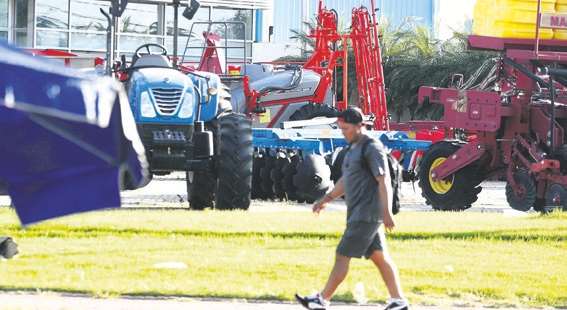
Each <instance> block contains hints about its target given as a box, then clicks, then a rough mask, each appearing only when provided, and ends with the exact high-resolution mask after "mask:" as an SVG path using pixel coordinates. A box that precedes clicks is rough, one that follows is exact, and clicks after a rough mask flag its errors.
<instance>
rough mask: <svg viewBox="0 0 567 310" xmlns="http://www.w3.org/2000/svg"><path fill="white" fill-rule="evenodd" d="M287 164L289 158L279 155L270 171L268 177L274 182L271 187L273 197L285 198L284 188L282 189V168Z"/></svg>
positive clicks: (280, 199)
mask: <svg viewBox="0 0 567 310" xmlns="http://www.w3.org/2000/svg"><path fill="white" fill-rule="evenodd" d="M287 165H289V158H287V157H280V156H278V158H277V159H276V162H275V165H274V169H272V171H270V178H271V180H272V183H273V184H274V185H273V187H272V189H273V191H274V196H275V199H277V200H279V201H282V200H285V199H286V194H285V190H284V189H283V177H284V176H283V168H284V167H285V166H287Z"/></svg>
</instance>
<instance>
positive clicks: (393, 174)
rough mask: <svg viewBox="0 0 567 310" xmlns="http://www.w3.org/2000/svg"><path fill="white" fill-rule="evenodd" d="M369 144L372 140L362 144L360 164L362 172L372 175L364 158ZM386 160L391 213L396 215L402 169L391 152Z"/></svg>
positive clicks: (398, 205) (348, 148)
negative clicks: (390, 192)
mask: <svg viewBox="0 0 567 310" xmlns="http://www.w3.org/2000/svg"><path fill="white" fill-rule="evenodd" d="M370 142H372V139H366V140H365V141H364V142H363V144H362V149H361V150H360V162H361V163H362V168H363V169H364V170H366V171H368V172H369V173H372V172H371V171H370V166H369V165H368V162H367V161H366V158H364V153H365V152H366V149H367V148H368V145H369V144H370ZM350 147H351V146H350V145H349V146H348V147H347V152H348V151H349V150H350ZM386 158H387V159H388V170H389V172H390V182H391V185H392V213H393V214H398V213H399V212H400V191H401V189H402V178H403V176H402V175H403V168H402V166H401V165H400V163H399V162H398V160H397V159H396V158H395V157H394V156H393V155H392V153H391V152H388V153H387V154H386ZM372 179H374V176H372Z"/></svg>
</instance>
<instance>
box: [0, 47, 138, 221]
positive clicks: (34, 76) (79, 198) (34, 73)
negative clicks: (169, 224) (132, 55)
mask: <svg viewBox="0 0 567 310" xmlns="http://www.w3.org/2000/svg"><path fill="white" fill-rule="evenodd" d="M0 55H2V57H1V58H0V187H1V186H4V187H6V188H5V190H7V192H8V194H9V195H10V197H11V200H12V204H13V205H14V207H15V209H16V212H17V214H18V216H19V218H20V221H21V222H22V224H23V225H27V224H30V223H35V222H38V221H42V220H46V219H50V218H54V217H58V216H63V215H68V214H72V213H77V212H83V211H90V210H97V209H103V208H109V207H119V206H120V188H121V186H123V185H124V184H126V185H127V186H128V187H129V188H137V187H139V186H140V185H142V184H144V183H145V181H146V178H147V176H148V175H147V173H148V172H147V162H146V158H145V153H144V147H143V145H142V143H141V141H140V138H139V136H138V133H137V131H136V126H135V123H134V119H133V116H132V114H131V111H130V107H129V105H128V102H127V98H126V95H125V93H124V91H123V90H122V86H121V85H120V84H119V83H118V82H116V81H114V80H112V79H110V78H97V77H91V76H87V75H86V74H84V73H82V72H80V71H77V70H73V69H70V68H65V67H62V66H61V65H59V64H57V63H53V62H51V61H49V60H47V59H43V58H40V57H34V56H31V55H28V54H27V53H25V52H22V51H20V50H18V49H16V48H13V47H11V46H8V45H7V44H6V43H5V42H2V41H0Z"/></svg>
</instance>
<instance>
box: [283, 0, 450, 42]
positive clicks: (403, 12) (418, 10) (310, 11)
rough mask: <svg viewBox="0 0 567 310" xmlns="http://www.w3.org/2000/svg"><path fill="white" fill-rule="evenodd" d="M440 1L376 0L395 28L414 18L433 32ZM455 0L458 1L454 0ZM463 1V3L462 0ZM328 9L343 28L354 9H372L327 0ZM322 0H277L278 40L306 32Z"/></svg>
mask: <svg viewBox="0 0 567 310" xmlns="http://www.w3.org/2000/svg"><path fill="white" fill-rule="evenodd" d="M435 1H436V0H376V6H377V8H378V9H379V12H378V14H379V15H380V16H381V17H383V18H385V19H387V20H388V22H389V23H391V24H392V25H399V24H401V23H403V22H404V21H405V20H406V19H407V18H408V17H412V18H413V19H415V20H416V21H418V22H419V23H422V24H424V25H426V26H427V27H428V28H430V29H432V30H433V20H434V11H435V10H434V9H435ZM453 1H454V0H453ZM458 1H460V0H458ZM324 3H325V6H326V7H327V8H330V9H331V8H332V9H335V10H336V11H337V13H338V15H339V27H340V28H342V29H346V28H347V27H348V26H349V25H350V16H351V12H352V9H353V8H354V7H358V6H360V5H361V3H362V4H363V5H365V6H366V7H368V8H370V0H326V1H324ZM317 5H318V0H274V12H273V13H274V28H275V29H274V32H275V38H274V41H275V42H277V43H283V42H290V41H292V40H291V39H290V37H291V36H292V32H291V30H292V29H306V28H304V26H303V24H302V22H303V21H309V20H313V19H314V17H315V15H316V14H317Z"/></svg>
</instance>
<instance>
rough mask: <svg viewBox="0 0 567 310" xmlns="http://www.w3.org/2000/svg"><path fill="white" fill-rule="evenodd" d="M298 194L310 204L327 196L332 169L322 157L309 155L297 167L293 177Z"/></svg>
mask: <svg viewBox="0 0 567 310" xmlns="http://www.w3.org/2000/svg"><path fill="white" fill-rule="evenodd" d="M293 185H294V186H295V187H296V188H297V189H298V190H297V194H298V195H299V196H300V197H302V198H304V199H305V201H307V202H308V203H313V202H315V201H316V200H318V199H320V198H321V197H323V196H324V195H325V193H326V192H327V190H328V189H329V187H331V169H330V168H329V166H328V165H327V163H326V162H325V158H324V157H323V156H321V155H314V154H311V155H307V156H305V158H304V159H303V161H301V162H300V163H299V164H298V166H297V173H296V174H295V175H294V176H293Z"/></svg>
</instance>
